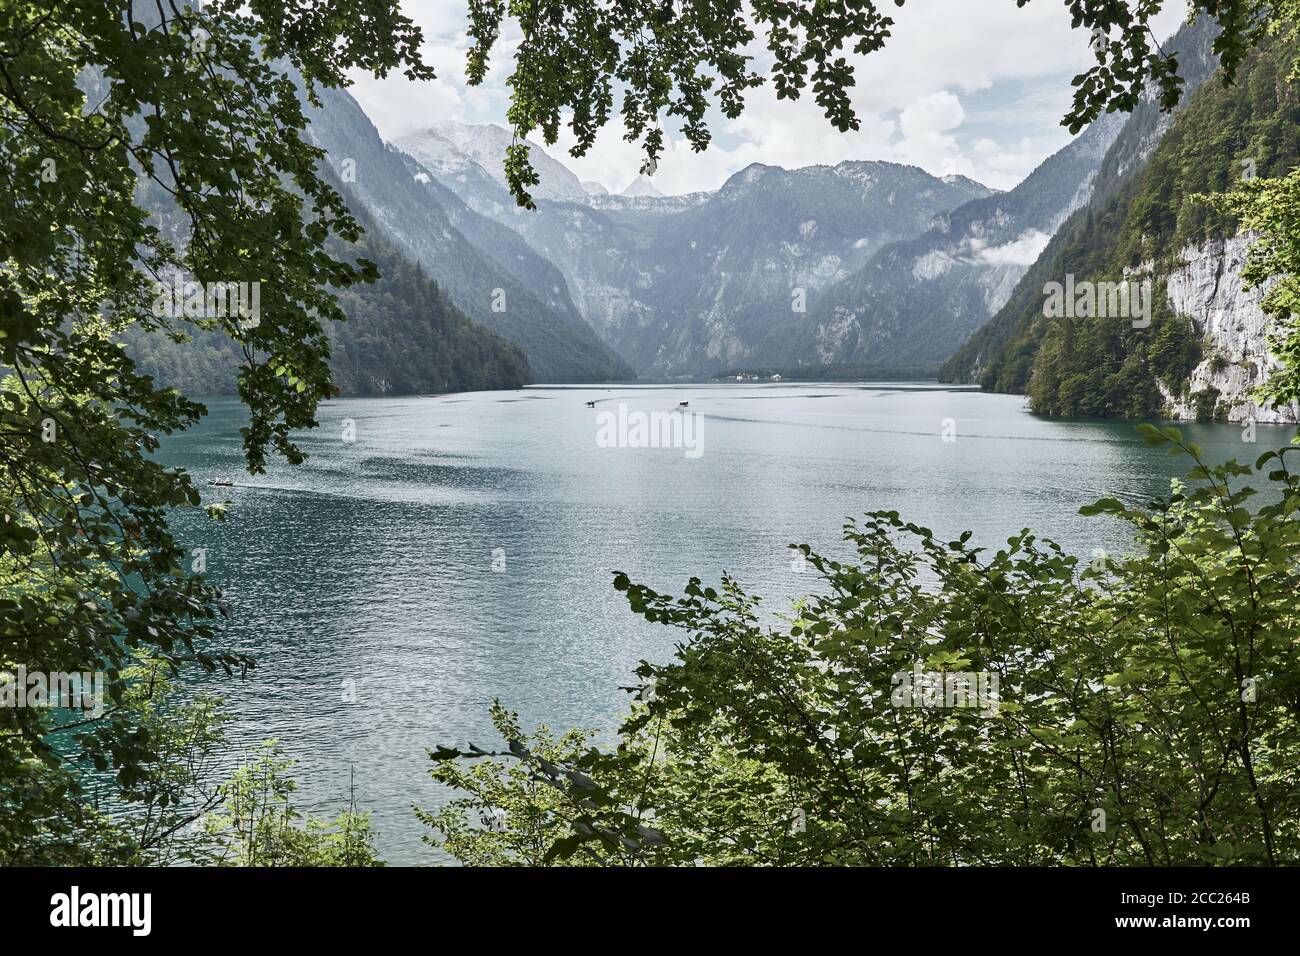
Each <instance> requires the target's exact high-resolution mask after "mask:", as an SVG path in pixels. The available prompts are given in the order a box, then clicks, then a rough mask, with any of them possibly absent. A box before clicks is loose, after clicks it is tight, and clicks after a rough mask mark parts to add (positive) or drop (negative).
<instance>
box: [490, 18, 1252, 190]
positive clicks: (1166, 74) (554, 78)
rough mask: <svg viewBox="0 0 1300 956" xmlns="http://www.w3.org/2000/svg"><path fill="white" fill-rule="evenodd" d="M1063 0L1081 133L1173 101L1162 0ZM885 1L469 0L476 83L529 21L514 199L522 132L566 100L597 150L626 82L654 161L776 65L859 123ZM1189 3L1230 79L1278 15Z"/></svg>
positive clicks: (882, 33) (836, 119)
mask: <svg viewBox="0 0 1300 956" xmlns="http://www.w3.org/2000/svg"><path fill="white" fill-rule="evenodd" d="M1028 2H1029V0H1016V5H1017V6H1019V7H1023V6H1025V5H1026V4H1027V3H1028ZM1065 5H1066V8H1067V9H1068V10H1069V12H1070V16H1071V21H1072V25H1073V26H1074V27H1075V28H1077V29H1082V30H1085V31H1087V32H1088V34H1089V35H1090V36H1091V38H1092V40H1091V43H1092V50H1093V54H1094V57H1095V60H1096V63H1095V65H1093V66H1091V67H1090V68H1089V69H1088V70H1086V71H1085V72H1084V73H1081V74H1079V75H1078V76H1076V77H1075V78H1074V81H1073V85H1074V87H1075V93H1074V103H1073V106H1072V107H1071V109H1070V111H1069V113H1068V114H1067V115H1066V117H1065V119H1064V120H1063V121H1062V122H1063V124H1064V125H1065V126H1067V127H1068V128H1069V130H1070V132H1071V133H1077V132H1078V131H1079V130H1080V129H1082V128H1083V127H1084V126H1085V125H1087V124H1088V123H1089V122H1091V121H1092V120H1094V119H1096V118H1097V116H1099V115H1100V114H1102V113H1103V112H1114V111H1117V110H1119V111H1125V112H1127V111H1130V110H1132V109H1133V107H1134V106H1135V105H1136V104H1137V102H1138V99H1139V98H1140V97H1141V96H1142V95H1143V94H1144V93H1146V92H1150V93H1151V94H1152V95H1154V96H1156V97H1157V98H1158V100H1159V102H1160V104H1161V105H1162V106H1163V107H1164V108H1165V109H1172V108H1173V107H1174V106H1175V105H1176V104H1177V103H1178V99H1179V95H1180V93H1181V89H1182V79H1181V77H1180V76H1179V74H1178V58H1177V56H1175V55H1174V54H1172V53H1169V52H1167V51H1165V50H1164V49H1163V47H1162V46H1161V45H1160V42H1159V39H1158V38H1157V37H1156V36H1155V34H1154V33H1153V31H1152V26H1151V24H1152V20H1153V19H1154V18H1155V17H1156V15H1157V14H1159V13H1160V10H1161V8H1162V7H1163V6H1165V0H1136V2H1131V3H1116V2H1114V0H1065ZM894 6H896V7H901V6H903V0H894ZM885 10H888V5H887V4H886V3H885V2H883V0H835V2H828V3H813V4H807V3H799V2H796V0H667V2H665V0H623V2H619V3H612V4H594V3H591V2H589V0H508V2H507V0H472V2H471V3H470V6H469V28H468V33H469V39H470V49H469V57H468V63H467V68H466V75H467V77H468V80H469V83H470V84H471V85H477V84H480V83H482V82H483V80H484V79H485V78H486V77H487V75H488V70H489V66H490V63H491V56H492V51H493V49H494V48H495V47H497V46H498V44H499V43H500V39H501V35H502V32H503V29H504V28H505V26H506V25H507V22H510V23H512V24H513V25H514V26H516V27H517V28H518V30H519V31H520V33H521V34H522V35H521V37H520V39H519V42H518V44H517V45H516V46H514V47H513V60H514V68H513V70H512V72H511V73H510V76H509V78H508V79H507V81H506V84H507V86H509V88H510V91H511V93H510V107H509V110H508V112H507V119H508V120H509V122H510V126H511V128H512V129H513V131H514V142H513V144H512V145H511V146H509V147H507V149H506V157H505V170H506V178H507V181H508V183H509V186H510V191H511V192H512V193H513V194H514V196H515V199H516V201H517V202H518V203H519V204H520V205H521V206H526V207H529V208H532V206H533V200H532V196H531V195H530V194H529V192H528V189H529V187H530V186H535V185H537V183H538V178H537V173H536V171H535V170H534V169H533V167H532V164H531V163H530V162H529V159H528V146H527V144H526V143H525V142H524V140H525V138H526V137H528V136H529V135H530V134H532V133H533V131H534V130H540V131H541V133H542V137H543V141H544V142H545V143H546V144H547V145H554V144H555V142H556V140H557V138H558V136H559V129H560V125H561V123H562V122H566V120H565V119H564V114H565V113H567V114H568V119H567V124H568V126H569V128H570V130H571V131H572V132H573V135H574V137H575V138H576V140H577V143H576V145H575V146H574V147H573V148H572V150H571V153H572V154H573V155H574V156H583V155H586V153H587V151H588V150H590V149H591V147H592V146H593V145H594V143H595V141H596V134H597V133H598V132H599V131H600V129H601V128H602V127H604V126H605V125H606V124H607V123H608V122H609V121H610V118H611V116H612V115H613V113H614V110H615V90H616V89H617V90H618V92H619V93H620V94H621V102H620V103H619V105H618V111H619V113H620V114H621V116H622V121H623V128H624V139H626V140H628V141H629V142H637V141H640V143H641V145H642V148H643V150H644V152H645V157H646V158H645V162H644V163H643V165H642V172H648V173H653V172H654V169H655V166H656V164H657V162H658V160H659V157H660V156H661V155H662V154H663V149H664V124H665V123H666V122H676V123H677V124H678V125H680V127H681V131H682V134H683V135H684V136H685V137H686V141H687V142H688V143H690V145H691V148H692V149H694V150H696V151H697V152H698V151H702V150H704V149H707V148H708V145H709V142H710V140H711V138H712V134H711V133H710V131H709V121H708V113H709V111H710V110H711V109H715V108H716V109H717V110H719V111H720V112H721V113H722V115H723V116H725V117H727V118H728V119H735V118H736V117H737V116H739V115H740V114H741V112H742V111H743V110H744V105H745V103H744V101H745V94H746V92H747V91H749V90H752V89H754V88H755V87H758V86H761V85H763V84H764V83H765V82H767V81H768V80H769V79H770V80H771V81H772V84H773V86H774V88H775V89H776V94H777V98H778V99H798V98H799V97H800V96H801V95H802V94H803V93H804V92H805V91H807V90H809V89H811V91H812V95H813V97H814V99H815V100H816V103H817V105H818V106H819V107H821V109H822V112H823V113H824V114H825V116H826V118H827V120H828V121H829V122H830V123H831V125H832V126H834V127H835V128H836V129H838V130H839V131H840V132H845V131H848V130H855V129H858V127H859V120H858V117H857V114H856V112H855V110H854V108H853V103H852V99H851V97H850V91H851V90H852V88H853V86H854V85H855V83H856V70H855V65H854V63H853V62H852V61H851V60H850V59H849V54H854V55H867V54H870V53H874V52H876V51H877V50H880V49H881V48H883V47H884V45H885V43H886V41H887V40H888V39H889V37H890V35H891V31H892V29H893V27H894V25H895V24H894V20H893V18H892V17H891V16H889V15H888V14H887V13H886V12H884V11H885ZM1188 13H1189V16H1208V17H1212V18H1213V19H1214V20H1215V21H1216V22H1217V24H1218V25H1219V27H1220V31H1219V34H1218V36H1217V38H1216V40H1215V44H1214V52H1215V54H1216V55H1217V56H1218V57H1219V60H1220V62H1221V63H1222V65H1223V70H1224V77H1225V80H1226V81H1229V82H1230V81H1231V79H1232V77H1233V75H1234V73H1235V71H1236V68H1237V65H1238V64H1239V63H1240V62H1241V60H1242V58H1243V57H1244V56H1245V55H1246V53H1247V52H1249V50H1250V49H1251V48H1252V47H1253V46H1254V44H1255V43H1256V42H1258V40H1259V39H1260V37H1261V36H1262V34H1263V31H1264V30H1265V29H1266V28H1267V26H1268V24H1269V23H1270V22H1272V21H1273V19H1274V16H1273V7H1272V6H1271V5H1269V4H1266V3H1264V2H1262V0H1192V2H1190V3H1189V4H1188ZM760 34H761V42H762V45H763V50H762V53H761V54H759V55H758V56H755V55H754V54H753V53H751V52H750V48H751V46H752V45H753V44H754V42H755V41H756V40H759V39H760ZM756 59H759V60H761V61H762V65H761V68H760V67H756V65H755V63H754V61H755V60H756Z"/></svg>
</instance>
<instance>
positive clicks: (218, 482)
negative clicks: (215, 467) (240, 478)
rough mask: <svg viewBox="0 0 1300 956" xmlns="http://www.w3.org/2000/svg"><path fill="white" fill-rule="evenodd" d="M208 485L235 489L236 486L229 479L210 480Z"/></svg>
mask: <svg viewBox="0 0 1300 956" xmlns="http://www.w3.org/2000/svg"><path fill="white" fill-rule="evenodd" d="M208 484H210V485H213V486H215V487H217V488H233V487H234V486H235V483H234V482H233V481H231V480H230V479H229V478H210V479H208Z"/></svg>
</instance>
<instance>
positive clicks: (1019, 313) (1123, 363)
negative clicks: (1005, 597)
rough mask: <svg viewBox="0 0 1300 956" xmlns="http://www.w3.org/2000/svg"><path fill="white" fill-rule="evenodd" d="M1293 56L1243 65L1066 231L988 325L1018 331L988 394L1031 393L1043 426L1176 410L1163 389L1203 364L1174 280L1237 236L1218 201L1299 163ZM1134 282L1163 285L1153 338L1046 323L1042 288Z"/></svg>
mask: <svg viewBox="0 0 1300 956" xmlns="http://www.w3.org/2000/svg"><path fill="white" fill-rule="evenodd" d="M1295 55H1296V45H1295V43H1294V41H1293V40H1290V41H1285V40H1280V39H1279V40H1275V41H1273V42H1271V43H1270V44H1268V45H1266V46H1265V47H1264V48H1262V49H1260V50H1258V51H1256V52H1254V53H1252V54H1251V55H1250V56H1249V57H1248V58H1247V59H1246V60H1245V61H1244V62H1243V64H1242V66H1241V69H1240V71H1239V72H1238V74H1237V77H1236V80H1235V82H1234V83H1232V84H1231V85H1229V84H1226V83H1224V82H1222V81H1221V80H1220V79H1214V80H1211V81H1210V82H1207V83H1205V84H1204V85H1202V86H1201V87H1200V88H1199V89H1198V90H1196V91H1195V92H1194V93H1193V94H1192V95H1191V97H1190V98H1189V100H1188V102H1187V104H1186V106H1185V108H1184V109H1183V110H1182V111H1181V112H1180V113H1178V114H1177V116H1176V117H1175V119H1174V122H1173V124H1172V125H1171V126H1170V128H1169V130H1168V131H1167V132H1166V133H1165V134H1164V136H1163V137H1162V138H1161V139H1160V141H1159V144H1158V145H1157V146H1156V148H1155V150H1154V152H1153V154H1152V155H1151V158H1150V159H1149V161H1147V163H1146V164H1145V166H1144V167H1143V168H1142V169H1141V171H1140V172H1139V173H1138V174H1136V175H1134V176H1130V177H1129V178H1128V179H1127V180H1126V181H1125V182H1124V183H1123V184H1122V185H1121V186H1120V187H1119V188H1118V189H1117V190H1116V191H1114V193H1113V194H1111V195H1108V196H1105V197H1104V201H1102V202H1099V203H1093V204H1091V205H1089V206H1088V207H1087V208H1085V209H1084V210H1081V211H1080V212H1079V213H1077V214H1076V215H1075V216H1073V217H1072V218H1071V219H1070V220H1069V221H1068V222H1067V223H1066V224H1065V225H1064V226H1063V227H1062V229H1061V231H1060V232H1059V233H1058V234H1057V236H1056V237H1054V239H1053V242H1052V244H1051V245H1050V246H1049V247H1048V251H1047V254H1046V255H1045V256H1044V257H1043V258H1042V259H1040V261H1039V263H1037V264H1036V265H1035V267H1034V268H1033V269H1032V270H1031V271H1030V272H1029V273H1028V274H1027V275H1026V277H1025V279H1024V280H1023V281H1022V282H1021V284H1020V286H1019V287H1018V288H1017V290H1016V292H1015V294H1014V295H1013V297H1012V299H1011V300H1010V301H1009V302H1008V304H1007V306H1006V307H1005V308H1004V309H1003V312H1002V313H1001V314H1000V315H999V316H997V317H996V318H995V319H994V320H993V322H991V323H990V326H996V325H1001V326H1003V327H1007V326H1010V327H1013V328H1014V331H1013V332H1012V333H1011V334H1010V336H1009V337H1007V339H1006V341H1005V342H1004V343H1003V344H1001V345H1000V346H995V350H994V351H993V352H992V354H991V356H990V357H989V359H988V360H987V362H986V364H985V366H984V368H983V371H982V374H981V376H980V379H979V382H980V384H981V385H982V386H983V387H984V388H986V389H990V390H993V391H999V392H1023V393H1027V394H1028V395H1029V397H1030V401H1031V405H1032V407H1033V409H1034V410H1035V411H1037V412H1040V413H1043V414H1048V415H1063V416H1090V417H1121V418H1151V417H1158V416H1160V415H1162V414H1163V413H1164V411H1165V404H1166V402H1165V400H1164V398H1163V397H1162V395H1161V393H1160V390H1159V389H1158V388H1157V382H1160V383H1163V385H1164V386H1165V387H1166V388H1167V389H1168V390H1169V392H1171V393H1173V394H1175V395H1178V394H1180V393H1185V391H1186V389H1187V377H1188V375H1189V374H1190V372H1191V370H1192V368H1193V367H1194V366H1195V365H1196V364H1197V363H1198V362H1200V361H1201V360H1202V358H1203V357H1204V356H1203V354H1202V347H1201V344H1200V336H1199V334H1198V331H1197V330H1196V329H1195V328H1194V326H1193V323H1192V322H1191V320H1190V319H1188V318H1186V317H1183V316H1177V315H1174V314H1173V313H1172V312H1171V310H1170V309H1169V306H1168V303H1167V301H1166V299H1165V295H1164V292H1163V290H1164V278H1165V277H1167V276H1168V274H1169V272H1170V271H1171V270H1172V269H1174V268H1176V267H1177V266H1178V264H1179V261H1180V260H1179V255H1180V252H1181V251H1182V250H1183V249H1184V248H1186V247H1187V246H1188V245H1190V244H1196V243H1202V242H1205V241H1207V240H1211V239H1216V238H1222V237H1225V236H1232V235H1234V234H1236V232H1237V229H1238V220H1237V218H1236V216H1235V215H1234V214H1233V213H1232V211H1231V210H1229V209H1226V208H1224V207H1223V206H1222V205H1216V204H1215V203H1214V202H1213V201H1212V199H1211V197H1212V196H1214V195H1218V194H1222V193H1224V192H1226V191H1227V190H1229V189H1230V188H1231V187H1232V186H1234V185H1235V184H1236V182H1237V181H1238V180H1239V178H1240V177H1241V175H1242V173H1243V170H1244V169H1247V168H1249V169H1250V171H1251V175H1253V176H1258V177H1261V178H1264V177H1274V176H1279V175H1283V174H1285V173H1287V172H1290V171H1291V170H1292V169H1294V168H1295V166H1296V164H1297V162H1298V161H1300V135H1297V130H1300V96H1298V95H1297V90H1296V86H1295V84H1294V83H1293V82H1292V81H1291V80H1290V79H1288V74H1289V72H1290V70H1291V68H1292V65H1293V62H1294V59H1295ZM1245 161H1249V163H1245ZM1126 270H1127V271H1128V274H1130V275H1132V276H1134V277H1150V278H1152V280H1153V287H1154V294H1153V310H1152V312H1153V314H1152V316H1151V319H1152V322H1151V326H1150V327H1149V328H1145V329H1134V328H1132V327H1131V326H1130V324H1129V323H1127V322H1124V321H1116V320H1114V319H1103V318H1064V319H1063V318H1049V317H1046V316H1044V315H1043V301H1044V295H1043V289H1042V287H1043V284H1044V282H1047V281H1061V280H1062V279H1063V278H1064V276H1066V275H1067V274H1072V275H1073V276H1074V277H1075V279H1076V280H1078V281H1082V280H1085V279H1087V280H1093V281H1106V280H1119V279H1122V278H1124V276H1125V274H1126ZM985 344H986V343H981V342H973V343H972V344H971V345H970V346H968V347H967V350H966V352H967V354H965V355H963V354H960V353H959V356H958V357H957V358H956V359H954V361H953V362H950V363H949V366H948V367H947V368H946V369H945V372H944V375H943V377H945V378H952V377H954V376H956V375H958V374H959V372H958V369H957V366H958V364H960V363H962V362H969V361H970V355H969V352H970V351H971V350H972V349H973V348H976V347H979V346H980V345H985ZM1191 398H1192V399H1193V401H1194V403H1195V405H1196V407H1197V408H1198V413H1199V414H1200V415H1201V416H1203V417H1207V418H1209V417H1214V416H1215V415H1216V408H1215V396H1213V395H1208V394H1206V395H1195V396H1191ZM1218 413H1219V414H1222V410H1221V409H1220V410H1218Z"/></svg>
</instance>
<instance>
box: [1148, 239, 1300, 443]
mask: <svg viewBox="0 0 1300 956" xmlns="http://www.w3.org/2000/svg"><path fill="white" fill-rule="evenodd" d="M1250 242H1251V240H1250V238H1249V237H1247V236H1235V237H1233V238H1231V239H1226V240H1217V241H1214V242H1208V243H1204V244H1201V245H1190V246H1187V247H1186V248H1185V249H1183V250H1182V251H1181V253H1180V254H1179V259H1180V260H1181V264H1180V265H1179V266H1178V267H1177V268H1175V269H1174V271H1173V272H1172V273H1170V275H1169V276H1168V278H1167V279H1166V280H1165V290H1166V294H1167V296H1168V299H1169V305H1170V307H1171V308H1172V309H1173V310H1174V311H1175V312H1176V313H1177V314H1179V315H1183V316H1187V317H1188V318H1190V319H1191V320H1192V322H1193V323H1195V326H1196V331H1197V332H1198V334H1199V335H1200V337H1201V342H1202V345H1203V347H1204V350H1205V354H1204V358H1203V359H1202V360H1201V362H1200V363H1199V364H1198V365H1197V366H1196V368H1195V369H1194V370H1193V371H1192V375H1191V381H1190V385H1189V387H1188V389H1187V390H1185V391H1184V393H1183V394H1182V395H1179V396H1174V395H1171V394H1169V393H1168V392H1165V398H1166V400H1167V401H1168V402H1169V403H1170V412H1171V414H1172V416H1173V417H1174V418H1179V419H1188V420H1190V419H1194V418H1195V417H1196V405H1197V402H1196V395H1197V393H1201V392H1206V391H1211V392H1212V393H1214V394H1217V396H1218V405H1217V408H1216V414H1217V415H1219V416H1221V417H1222V416H1224V415H1225V412H1226V417H1227V420H1228V421H1231V422H1245V421H1256V422H1260V423H1262V424H1264V423H1282V424H1290V423H1294V422H1300V405H1296V404H1294V403H1293V404H1291V405H1288V406H1283V407H1280V408H1266V407H1261V406H1260V405H1258V404H1257V403H1256V402H1255V401H1253V400H1252V399H1251V397H1250V393H1251V391H1252V390H1253V389H1254V388H1255V387H1256V386H1258V385H1259V384H1260V383H1261V382H1263V381H1264V379H1265V378H1267V377H1268V375H1269V373H1270V372H1271V371H1272V370H1273V369H1275V368H1276V367H1277V366H1278V362H1277V359H1275V358H1274V357H1273V356H1272V355H1271V354H1270V353H1269V349H1268V335H1269V332H1270V331H1271V328H1272V324H1271V322H1270V320H1269V318H1268V316H1267V315H1265V314H1264V311H1263V310H1262V309H1261V308H1260V301H1261V299H1262V298H1263V294H1264V290H1263V289H1250V290H1248V289H1246V288H1244V286H1243V285H1242V281H1241V270H1242V267H1243V266H1244V265H1245V262H1246V254H1247V251H1248V250H1249V248H1250ZM1162 391H1164V389H1163V388H1162Z"/></svg>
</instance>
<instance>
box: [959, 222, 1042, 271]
mask: <svg viewBox="0 0 1300 956" xmlns="http://www.w3.org/2000/svg"><path fill="white" fill-rule="evenodd" d="M1051 241H1052V237H1051V236H1050V235H1048V234H1047V233H1045V232H1041V231H1039V230H1037V229H1026V230H1025V231H1024V232H1022V233H1021V234H1020V235H1019V236H1017V237H1016V238H1015V239H1013V240H1011V242H1007V243H1003V244H1002V245H1000V246H985V245H984V244H983V243H981V242H980V241H979V240H978V239H976V240H972V241H971V244H970V249H971V253H972V254H973V255H974V256H975V258H977V259H979V260H980V261H982V262H987V263H989V264H990V265H995V266H1032V265H1033V264H1034V263H1035V262H1037V261H1038V256H1039V254H1040V253H1041V252H1042V251H1043V250H1044V249H1046V248H1047V244H1048V243H1049V242H1051Z"/></svg>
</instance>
